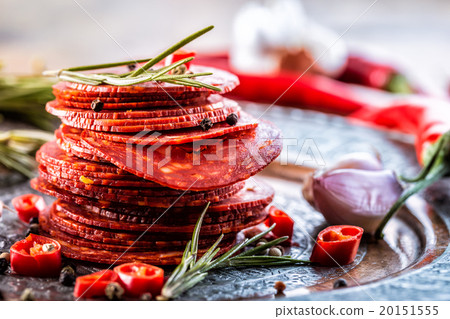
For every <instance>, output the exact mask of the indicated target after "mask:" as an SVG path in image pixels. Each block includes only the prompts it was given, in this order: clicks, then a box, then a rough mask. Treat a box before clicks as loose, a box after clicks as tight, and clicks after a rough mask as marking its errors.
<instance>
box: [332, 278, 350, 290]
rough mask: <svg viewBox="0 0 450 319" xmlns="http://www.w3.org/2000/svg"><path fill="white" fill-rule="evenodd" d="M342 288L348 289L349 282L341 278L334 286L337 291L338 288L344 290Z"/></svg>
mask: <svg viewBox="0 0 450 319" xmlns="http://www.w3.org/2000/svg"><path fill="white" fill-rule="evenodd" d="M342 287H347V281H346V280H345V279H342V278H339V279H338V280H336V281H335V282H334V284H333V288H334V289H337V288H342Z"/></svg>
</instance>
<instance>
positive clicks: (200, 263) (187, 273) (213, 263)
mask: <svg viewBox="0 0 450 319" xmlns="http://www.w3.org/2000/svg"><path fill="white" fill-rule="evenodd" d="M208 208H209V203H208V204H207V205H206V207H205V209H204V210H203V212H202V214H201V215H200V217H199V219H198V221H197V223H196V225H195V228H194V232H193V234H192V239H191V240H190V241H189V242H188V243H187V245H186V248H185V250H184V253H183V256H182V258H181V262H180V264H179V265H178V266H177V267H176V268H175V270H174V271H173V272H172V274H171V276H170V277H169V279H168V280H167V282H166V283H165V285H164V287H163V289H162V291H161V296H158V298H157V299H158V300H170V299H175V298H177V297H178V296H180V295H181V294H182V293H184V292H185V291H187V290H189V289H190V288H192V287H194V286H195V285H196V284H197V283H199V282H200V281H202V280H203V279H205V278H206V276H207V275H208V272H209V271H210V270H213V269H218V268H224V267H254V266H286V265H295V264H300V265H305V264H309V263H310V261H306V260H300V259H295V258H292V257H290V256H258V255H257V254H258V253H260V252H261V251H263V250H265V249H267V248H270V247H273V246H275V245H277V244H279V243H281V242H283V241H285V240H287V239H288V237H287V236H286V237H281V238H277V239H275V240H272V241H270V242H268V243H266V244H264V245H261V246H258V247H254V248H252V249H249V250H246V251H243V252H241V253H239V254H237V255H236V253H238V252H239V251H241V250H242V249H244V248H245V247H247V246H248V245H250V244H252V243H254V242H256V241H257V240H258V239H260V238H262V237H264V236H265V235H266V234H268V233H269V232H270V231H271V230H272V229H273V228H274V227H275V224H274V225H272V226H271V227H269V228H268V229H267V230H266V231H264V232H262V233H260V234H258V235H256V236H254V237H252V238H250V239H246V240H244V241H243V242H242V243H240V244H237V245H235V246H234V247H232V248H231V249H230V250H229V251H227V252H226V253H225V254H223V255H222V256H219V257H217V258H216V259H214V257H215V256H216V255H217V254H218V253H219V251H220V248H219V244H220V242H221V240H222V238H223V234H222V235H221V236H220V237H219V238H218V239H217V241H216V242H215V243H214V244H213V245H212V246H211V247H210V248H209V249H208V250H207V251H206V253H204V254H203V256H202V257H201V258H200V259H198V260H197V256H198V239H199V236H200V230H201V225H202V222H203V218H204V216H205V214H206V212H207V210H208Z"/></svg>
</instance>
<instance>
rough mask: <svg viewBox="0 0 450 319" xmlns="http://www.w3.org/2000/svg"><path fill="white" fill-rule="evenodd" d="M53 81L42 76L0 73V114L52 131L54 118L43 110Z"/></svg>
mask: <svg viewBox="0 0 450 319" xmlns="http://www.w3.org/2000/svg"><path fill="white" fill-rule="evenodd" d="M52 84H54V82H53V81H51V80H49V79H46V78H44V77H42V76H12V75H0V114H2V115H4V116H5V117H6V118H9V119H13V120H20V121H21V122H27V123H30V124H32V125H34V126H36V127H38V128H40V129H43V130H47V131H53V130H54V129H55V126H56V122H55V120H56V118H55V117H54V116H52V115H50V114H49V113H47V112H46V111H45V108H44V106H45V103H47V102H48V101H49V100H51V99H53V98H54V96H53V94H52Z"/></svg>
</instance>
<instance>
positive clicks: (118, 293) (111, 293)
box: [105, 282, 125, 300]
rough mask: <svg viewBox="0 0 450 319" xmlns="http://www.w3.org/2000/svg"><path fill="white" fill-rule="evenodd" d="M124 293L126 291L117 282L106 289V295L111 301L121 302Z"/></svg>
mask: <svg viewBox="0 0 450 319" xmlns="http://www.w3.org/2000/svg"><path fill="white" fill-rule="evenodd" d="M124 293H125V290H123V288H122V286H121V285H119V284H118V283H117V282H112V283H110V284H109V285H108V286H106V288H105V295H106V298H108V299H109V300H120V299H122V297H123V294H124Z"/></svg>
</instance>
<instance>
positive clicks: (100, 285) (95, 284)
mask: <svg viewBox="0 0 450 319" xmlns="http://www.w3.org/2000/svg"><path fill="white" fill-rule="evenodd" d="M118 280H119V276H118V275H117V273H115V272H114V271H112V270H102V271H98V272H95V273H93V274H90V275H85V276H80V277H77V279H76V281H75V289H74V291H73V295H74V297H75V298H80V297H82V298H92V297H101V296H104V295H105V289H106V287H107V286H108V285H109V284H110V283H112V282H117V281H118Z"/></svg>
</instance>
